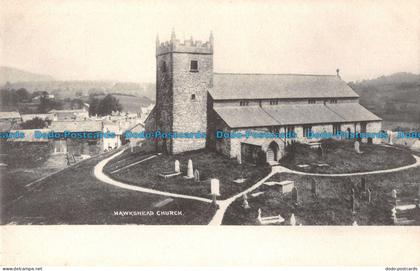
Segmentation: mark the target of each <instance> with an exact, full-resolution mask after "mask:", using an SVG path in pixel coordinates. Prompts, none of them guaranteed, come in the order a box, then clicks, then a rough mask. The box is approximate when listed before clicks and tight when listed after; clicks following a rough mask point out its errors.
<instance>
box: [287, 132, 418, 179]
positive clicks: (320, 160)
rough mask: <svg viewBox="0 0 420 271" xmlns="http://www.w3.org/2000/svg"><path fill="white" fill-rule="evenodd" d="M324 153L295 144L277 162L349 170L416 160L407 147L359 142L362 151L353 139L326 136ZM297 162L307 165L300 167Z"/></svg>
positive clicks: (313, 168) (308, 168)
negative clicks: (358, 151) (327, 137)
mask: <svg viewBox="0 0 420 271" xmlns="http://www.w3.org/2000/svg"><path fill="white" fill-rule="evenodd" d="M322 145H323V146H325V147H326V155H324V156H323V157H321V156H320V155H319V152H318V150H317V149H311V148H310V147H309V146H308V145H304V144H299V143H297V144H295V155H294V157H293V155H288V156H286V157H285V158H284V159H282V160H281V161H280V164H281V165H283V166H285V167H287V168H290V169H294V170H298V171H304V172H313V173H352V172H365V171H373V170H381V169H390V168H397V167H401V166H406V165H410V164H413V163H415V159H414V157H413V156H412V155H411V154H410V153H409V152H407V151H405V150H401V149H396V148H391V147H386V146H381V145H374V144H363V143H361V144H360V151H361V152H363V153H361V154H358V153H356V151H355V150H354V142H353V141H345V140H341V141H336V140H325V141H323V143H322ZM299 165H307V166H306V167H299Z"/></svg>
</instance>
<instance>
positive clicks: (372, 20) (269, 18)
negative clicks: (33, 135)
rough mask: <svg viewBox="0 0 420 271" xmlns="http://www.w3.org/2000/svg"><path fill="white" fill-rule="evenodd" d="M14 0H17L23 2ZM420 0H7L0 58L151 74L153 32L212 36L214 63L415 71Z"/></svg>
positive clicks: (359, 73) (320, 70) (120, 74)
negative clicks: (173, 29) (211, 32)
mask: <svg viewBox="0 0 420 271" xmlns="http://www.w3.org/2000/svg"><path fill="white" fill-rule="evenodd" d="M23 2H24V3H23ZM419 13H420V1H415V0H412V1H409V0H407V1H325V0H324V1H316V3H315V1H270V0H268V1H267V0H266V1H251V0H248V1H221V0H218V1H198V0H195V1H174V0H171V1H131V0H126V1H124V0H122V1H79V0H71V1H67V0H64V1H9V0H2V1H1V6H0V16H1V17H0V35H1V36H0V38H1V40H0V65H3V66H12V67H16V68H20V69H25V70H28V71H31V72H36V73H45V74H50V75H52V76H54V77H55V78H56V79H62V80H82V79H93V80H101V79H112V80H122V81H136V82H153V81H154V80H155V55H154V53H155V39H156V34H157V33H159V36H160V39H161V41H164V40H167V39H169V36H170V32H171V29H172V28H173V27H174V28H175V31H176V34H177V37H178V38H180V39H184V38H190V37H191V36H193V37H194V39H199V40H207V39H208V36H209V33H210V30H212V31H213V33H214V38H215V55H214V70H215V71H217V72H247V73H310V74H334V73H335V69H336V68H337V67H339V68H340V69H341V74H342V77H343V78H344V79H345V80H360V79H365V78H374V77H378V76H381V75H386V74H391V73H394V72H401V71H406V72H416V73H419V72H420V19H419V18H420V16H419Z"/></svg>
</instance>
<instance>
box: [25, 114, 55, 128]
mask: <svg viewBox="0 0 420 271" xmlns="http://www.w3.org/2000/svg"><path fill="white" fill-rule="evenodd" d="M50 124H51V121H50V120H43V119H41V118H38V117H35V118H33V119H31V120H27V121H25V122H23V123H22V124H21V127H22V129H42V128H45V127H48V125H50Z"/></svg>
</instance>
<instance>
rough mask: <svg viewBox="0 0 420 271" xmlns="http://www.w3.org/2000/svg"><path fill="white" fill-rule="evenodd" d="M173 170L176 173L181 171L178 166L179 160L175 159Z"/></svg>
mask: <svg viewBox="0 0 420 271" xmlns="http://www.w3.org/2000/svg"><path fill="white" fill-rule="evenodd" d="M175 172H176V173H179V172H181V168H180V166H179V161H178V160H175Z"/></svg>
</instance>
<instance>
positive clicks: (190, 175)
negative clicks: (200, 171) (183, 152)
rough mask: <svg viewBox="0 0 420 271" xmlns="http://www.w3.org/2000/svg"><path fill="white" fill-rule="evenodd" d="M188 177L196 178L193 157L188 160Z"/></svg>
mask: <svg viewBox="0 0 420 271" xmlns="http://www.w3.org/2000/svg"><path fill="white" fill-rule="evenodd" d="M187 178H194V171H193V163H192V161H191V159H189V160H188V169H187Z"/></svg>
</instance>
